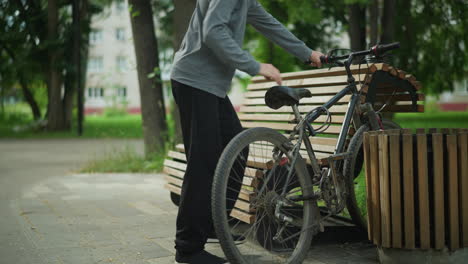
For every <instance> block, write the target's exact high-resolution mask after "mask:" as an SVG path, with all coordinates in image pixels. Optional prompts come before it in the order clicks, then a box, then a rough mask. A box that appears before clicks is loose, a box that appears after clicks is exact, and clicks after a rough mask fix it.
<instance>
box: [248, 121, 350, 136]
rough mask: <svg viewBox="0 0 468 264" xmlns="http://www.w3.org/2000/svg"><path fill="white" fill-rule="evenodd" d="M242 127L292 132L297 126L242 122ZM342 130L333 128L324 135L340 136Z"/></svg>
mask: <svg viewBox="0 0 468 264" xmlns="http://www.w3.org/2000/svg"><path fill="white" fill-rule="evenodd" d="M241 124H242V127H244V128H254V127H268V128H272V129H276V130H287V131H292V130H293V129H294V127H295V126H296V124H288V123H273V122H248V121H242V122H241ZM340 130H341V126H333V125H331V126H330V127H328V128H327V130H325V131H324V132H323V133H325V134H339V133H340Z"/></svg>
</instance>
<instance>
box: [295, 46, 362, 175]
mask: <svg viewBox="0 0 468 264" xmlns="http://www.w3.org/2000/svg"><path fill="white" fill-rule="evenodd" d="M352 60H353V56H352V55H350V56H349V58H348V59H347V60H346V62H345V63H344V66H345V69H346V72H347V75H348V85H347V86H346V87H345V88H344V89H343V90H341V91H340V92H338V93H337V94H336V95H335V96H333V97H332V98H331V99H330V100H329V101H328V102H326V103H325V104H323V105H322V106H321V108H322V109H327V110H328V109H330V108H331V107H332V106H333V105H335V104H336V103H337V102H338V101H339V100H341V98H343V97H344V96H345V95H347V94H349V93H351V94H352V95H351V100H350V101H349V103H348V110H347V111H346V113H345V118H344V121H343V125H342V127H341V130H340V133H339V136H338V141H337V144H336V147H335V151H334V155H337V154H340V153H343V150H344V147H345V143H346V136H347V134H348V131H349V127H350V125H351V120H352V118H353V115H354V113H355V110H356V107H357V105H358V102H359V100H360V98H359V92H358V90H357V87H356V80H355V78H354V77H353V75H352V73H351V69H350V64H351V62H352ZM293 111H294V114H295V116H296V119H297V120H298V121H299V122H298V127H296V129H297V130H298V131H300V130H304V129H305V127H304V125H307V128H308V129H309V131H310V132H311V134H312V135H314V131H313V129H312V127H311V126H310V123H312V122H314V121H315V120H317V118H319V117H320V116H321V115H323V114H324V111H316V112H314V113H313V114H312V115H310V116H308V115H307V120H302V117H301V115H300V112H299V109H298V107H297V105H294V106H293ZM302 121H304V122H302ZM311 129H312V131H311ZM301 134H302V138H301V141H304V144H305V146H306V150H307V153H308V155H309V158H310V160H311V163H312V164H311V165H312V169H313V171H314V175H316V176H317V175H320V166H319V165H318V162H317V159H316V157H315V154H314V151H313V148H312V144H311V143H310V139H309V138H308V137H307V136H304V134H305V133H301Z"/></svg>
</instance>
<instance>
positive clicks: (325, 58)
mask: <svg viewBox="0 0 468 264" xmlns="http://www.w3.org/2000/svg"><path fill="white" fill-rule="evenodd" d="M320 62H321V63H323V64H327V63H330V62H329V60H328V56H320Z"/></svg>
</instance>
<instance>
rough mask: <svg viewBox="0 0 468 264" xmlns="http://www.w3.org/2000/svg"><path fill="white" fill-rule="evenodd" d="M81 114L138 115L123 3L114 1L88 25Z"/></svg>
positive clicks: (129, 34)
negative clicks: (116, 111)
mask: <svg viewBox="0 0 468 264" xmlns="http://www.w3.org/2000/svg"><path fill="white" fill-rule="evenodd" d="M89 38H90V46H89V55H88V67H87V73H86V74H87V76H86V86H85V87H86V91H85V113H86V114H92V113H102V112H103V111H104V110H105V109H107V108H125V109H127V111H128V112H130V113H140V94H139V88H138V75H137V70H136V60H135V50H134V47H133V38H132V28H131V24H130V15H129V12H128V6H127V1H114V2H113V3H112V5H110V6H109V7H107V8H106V9H105V10H104V11H103V12H102V13H101V14H99V15H95V16H94V17H93V18H92V22H91V33H90V36H89Z"/></svg>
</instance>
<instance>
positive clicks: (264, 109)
mask: <svg viewBox="0 0 468 264" xmlns="http://www.w3.org/2000/svg"><path fill="white" fill-rule="evenodd" d="M315 108H317V105H299V112H301V113H308V112H309V111H312V110H313V109H315ZM347 110H348V106H347V105H335V106H332V107H331V108H330V109H329V111H330V113H346V111H347ZM291 111H292V110H291V107H290V106H283V107H281V108H278V109H276V110H274V109H271V108H269V107H268V106H241V108H240V112H243V113H291Z"/></svg>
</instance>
